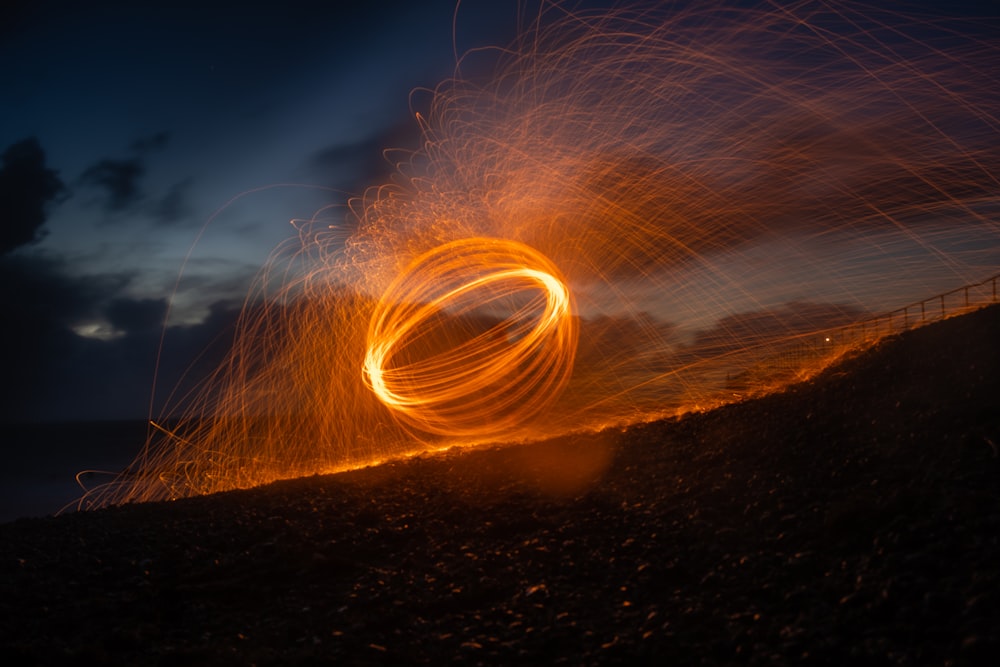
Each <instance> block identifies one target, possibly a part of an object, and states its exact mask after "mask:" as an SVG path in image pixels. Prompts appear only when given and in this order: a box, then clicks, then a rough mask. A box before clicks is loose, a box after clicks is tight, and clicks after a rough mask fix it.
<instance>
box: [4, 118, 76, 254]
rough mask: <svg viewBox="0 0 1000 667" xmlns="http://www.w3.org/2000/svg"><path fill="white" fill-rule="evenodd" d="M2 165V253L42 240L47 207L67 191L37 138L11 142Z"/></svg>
mask: <svg viewBox="0 0 1000 667" xmlns="http://www.w3.org/2000/svg"><path fill="white" fill-rule="evenodd" d="M2 162H3V166H2V167H0V216H2V221H3V222H2V225H0V255H2V254H4V253H7V252H9V251H11V250H13V249H14V248H17V247H19V246H22V245H27V244H29V243H34V242H36V241H38V240H40V234H41V231H42V230H41V227H42V225H43V224H44V223H45V217H46V212H47V211H46V209H47V208H48V206H49V205H50V204H52V203H53V202H58V201H59V200H60V196H61V195H65V194H66V193H67V190H66V186H65V185H64V184H63V182H62V181H61V180H59V176H58V173H57V172H56V171H54V170H52V169H49V168H47V167H46V166H45V151H43V150H42V147H41V145H39V143H38V140H37V139H35V138H29V139H24V140H22V141H19V142H17V143H14V144H11V145H10V146H8V147H7V148H6V150H4V152H3V156H2Z"/></svg>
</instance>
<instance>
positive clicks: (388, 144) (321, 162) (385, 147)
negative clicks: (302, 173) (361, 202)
mask: <svg viewBox="0 0 1000 667" xmlns="http://www.w3.org/2000/svg"><path fill="white" fill-rule="evenodd" d="M419 142H420V132H419V127H418V126H417V124H416V122H415V121H414V120H413V118H412V117H411V116H409V115H407V116H406V117H405V118H400V119H399V120H398V121H397V122H395V123H393V124H390V125H388V126H383V127H381V128H378V129H377V130H375V131H374V132H372V133H371V134H370V135H369V136H367V137H365V138H364V139H361V140H359V141H354V142H338V143H335V144H331V145H329V146H327V147H326V148H323V149H320V150H318V151H316V152H314V153H313V154H312V155H310V156H309V157H308V158H307V160H306V164H305V169H306V171H308V172H309V173H310V174H312V175H314V177H317V178H319V179H320V181H321V182H322V183H323V184H324V185H329V186H331V187H337V188H341V189H344V190H346V191H348V192H352V193H360V192H362V191H364V189H365V188H367V187H369V186H373V185H381V184H382V183H384V182H386V181H388V180H389V178H390V176H391V175H392V174H393V173H394V172H395V163H396V162H399V161H402V160H405V159H407V156H408V155H409V154H410V153H411V152H412V151H413V150H415V149H416V148H417V147H418V146H419Z"/></svg>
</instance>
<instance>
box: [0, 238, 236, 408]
mask: <svg viewBox="0 0 1000 667" xmlns="http://www.w3.org/2000/svg"><path fill="white" fill-rule="evenodd" d="M128 284H129V276H125V275H98V276H71V275H70V274H69V273H68V272H67V271H66V268H65V266H64V265H63V264H61V263H60V262H58V261H53V260H46V259H42V258H38V257H30V258H29V257H19V256H11V257H5V258H0V309H2V311H3V313H4V318H5V320H6V321H8V322H16V323H17V324H16V326H6V327H2V328H0V367H2V368H3V385H4V394H3V396H4V399H3V400H2V401H0V422H8V423H10V422H31V421H65V420H101V419H136V418H143V417H145V416H146V415H147V413H148V410H149V405H150V396H151V392H152V389H153V378H154V370H156V369H157V368H159V372H158V375H159V378H160V382H159V387H161V388H162V389H163V391H162V392H161V393H162V396H161V397H160V398H161V399H162V398H165V397H166V396H168V395H169V394H170V393H171V391H170V390H172V389H174V388H175V387H177V388H178V393H179V394H180V395H183V394H185V393H187V392H188V391H190V390H191V389H192V388H193V387H194V386H195V385H196V384H197V383H198V382H199V381H200V380H201V378H203V377H204V376H205V375H207V374H208V373H209V372H210V371H211V370H214V369H215V368H216V367H217V366H218V364H219V363H221V360H222V359H223V358H224V356H225V354H226V353H227V352H228V349H229V345H230V344H231V341H232V336H231V335H229V336H228V337H227V336H226V335H225V332H226V331H230V332H231V330H232V329H233V327H234V326H235V322H236V318H237V316H238V314H239V309H238V308H236V307H233V306H231V305H230V304H229V303H228V302H226V303H223V302H219V303H216V304H214V305H213V306H212V308H211V311H210V315H209V317H208V318H206V320H205V321H204V322H202V323H200V324H196V325H187V326H174V327H170V328H168V329H167V330H166V331H165V332H164V331H163V329H162V325H163V318H164V314H165V312H166V308H167V304H166V301H165V300H164V299H130V298H126V297H123V296H121V294H122V292H123V291H124V289H125V288H126V287H127V286H128ZM94 322H105V323H106V324H107V325H110V327H111V328H113V329H114V331H115V333H116V334H117V335H116V336H114V337H112V338H110V339H106V340H101V339H97V338H90V337H85V336H82V335H80V334H79V333H77V330H76V329H77V328H78V327H79V325H81V324H86V323H94ZM161 335H162V336H163V341H164V342H163V347H162V354H160V353H159V351H160V350H161V347H160V340H161ZM193 363H194V365H193V366H192V364H193ZM161 405H162V402H161V403H157V404H156V409H159V407H160V406H161Z"/></svg>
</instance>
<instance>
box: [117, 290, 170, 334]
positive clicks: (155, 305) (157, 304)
mask: <svg viewBox="0 0 1000 667" xmlns="http://www.w3.org/2000/svg"><path fill="white" fill-rule="evenodd" d="M166 314H167V300H166V299H122V298H119V299H114V300H113V301H111V303H110V304H108V307H107V309H106V310H105V311H104V315H105V317H106V318H107V320H108V322H109V323H110V324H111V326H112V327H114V329H115V330H116V331H120V332H125V333H138V332H146V331H151V330H154V329H159V328H160V327H162V326H163V323H164V318H165V316H166Z"/></svg>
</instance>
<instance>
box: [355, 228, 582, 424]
mask: <svg viewBox="0 0 1000 667" xmlns="http://www.w3.org/2000/svg"><path fill="white" fill-rule="evenodd" d="M501 306H502V307H505V308H506V312H505V314H504V315H503V316H501V317H497V318H496V319H495V321H491V322H490V324H489V325H488V326H486V327H485V328H484V329H483V330H474V329H475V328H474V327H470V325H469V321H471V320H472V319H473V318H474V317H476V314H477V313H481V312H482V311H483V309H490V308H491V307H501ZM572 311H573V300H572V296H571V293H570V290H569V288H568V287H567V286H566V283H565V281H564V280H563V279H562V277H561V275H560V272H559V270H558V269H557V268H556V267H555V265H554V264H553V263H552V262H551V261H550V260H549V259H548V258H547V257H545V256H544V255H542V254H541V253H539V252H538V251H537V250H535V249H533V248H530V247H529V246H526V245H524V244H523V243H518V242H516V241H506V240H500V239H491V238H469V239H462V240H459V241H452V242H450V243H446V244H444V245H441V246H439V247H437V248H434V249H433V250H431V251H429V252H427V253H425V254H423V255H420V256H419V257H417V258H416V259H415V260H414V261H413V262H412V263H411V264H410V265H409V266H408V267H407V269H406V270H404V271H403V272H402V273H401V274H400V275H399V276H398V277H397V278H396V279H395V280H394V281H393V282H392V284H390V285H389V287H388V289H386V291H385V293H384V294H383V295H382V298H381V299H380V300H379V302H378V304H377V305H376V307H375V311H374V313H373V315H372V319H371V322H370V325H369V328H368V337H367V351H366V354H365V360H364V368H363V376H364V380H365V383H366V384H367V385H368V387H370V388H371V390H372V391H373V392H374V393H375V395H376V396H377V397H378V399H379V400H380V401H381V402H382V403H384V404H385V405H386V406H388V407H389V408H390V409H392V410H393V412H394V413H395V414H396V415H397V417H399V418H400V419H401V420H402V421H403V422H405V423H408V424H410V425H412V426H414V427H416V428H418V429H420V430H423V431H427V432H430V433H438V434H443V435H465V436H471V435H476V436H487V435H489V436H496V435H502V434H511V433H512V432H516V431H517V430H519V429H521V428H523V427H525V426H526V425H528V424H529V423H530V422H531V420H532V419H533V418H535V417H537V416H538V415H539V413H541V412H542V411H543V410H545V409H546V408H548V407H549V406H550V405H551V403H552V401H553V400H555V398H557V397H558V396H559V394H560V393H561V392H562V390H563V388H564V387H565V386H566V383H567V382H568V380H569V377H570V374H571V373H572V369H573V360H574V357H575V354H576V342H577V323H576V320H575V318H574V317H573V315H572ZM442 322H445V323H446V324H442ZM463 326H465V327H466V329H468V330H467V331H466V337H465V338H464V339H462V340H460V341H459V342H454V343H453V344H452V345H451V346H445V348H444V349H440V343H441V340H443V339H444V338H446V336H444V334H443V332H444V331H445V329H447V328H448V327H452V328H456V327H458V328H461V327H463ZM435 342H436V343H437V345H438V346H437V347H435ZM452 342H453V341H452Z"/></svg>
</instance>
